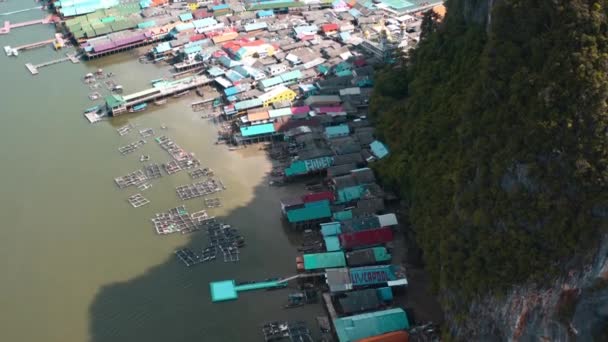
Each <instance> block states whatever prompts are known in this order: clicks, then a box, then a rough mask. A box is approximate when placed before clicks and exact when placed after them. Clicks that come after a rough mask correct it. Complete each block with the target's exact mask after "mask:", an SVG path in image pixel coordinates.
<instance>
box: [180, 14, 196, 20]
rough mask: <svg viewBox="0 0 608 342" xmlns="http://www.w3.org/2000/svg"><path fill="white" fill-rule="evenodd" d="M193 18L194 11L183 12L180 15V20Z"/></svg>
mask: <svg viewBox="0 0 608 342" xmlns="http://www.w3.org/2000/svg"><path fill="white" fill-rule="evenodd" d="M192 19H194V18H193V17H192V13H191V12H189V13H183V14H180V15H179V20H181V21H189V20H192Z"/></svg>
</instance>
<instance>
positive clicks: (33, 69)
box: [25, 53, 80, 75]
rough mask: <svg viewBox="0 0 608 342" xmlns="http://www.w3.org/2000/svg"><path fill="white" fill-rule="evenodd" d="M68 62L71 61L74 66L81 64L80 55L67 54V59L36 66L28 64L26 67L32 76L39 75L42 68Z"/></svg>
mask: <svg viewBox="0 0 608 342" xmlns="http://www.w3.org/2000/svg"><path fill="white" fill-rule="evenodd" d="M67 61H70V62H72V63H74V64H76V63H80V55H76V54H70V53H67V54H66V57H64V58H59V59H55V60H52V61H48V62H44V63H41V64H36V65H34V64H31V63H27V64H25V67H26V68H27V70H29V71H30V73H32V75H38V72H39V69H40V68H43V67H46V66H49V65H53V64H58V63H63V62H67Z"/></svg>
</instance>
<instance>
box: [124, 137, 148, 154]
mask: <svg viewBox="0 0 608 342" xmlns="http://www.w3.org/2000/svg"><path fill="white" fill-rule="evenodd" d="M145 143H146V141H145V140H143V139H141V140H139V141H136V142H132V143H130V144H129V145H127V146H123V147H119V148H118V152H120V154H122V155H123V156H126V155H127V154H130V153H133V152H135V150H137V149H138V148H140V147H141V146H144V144H145Z"/></svg>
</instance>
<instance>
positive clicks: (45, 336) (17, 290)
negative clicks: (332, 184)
mask: <svg viewBox="0 0 608 342" xmlns="http://www.w3.org/2000/svg"><path fill="white" fill-rule="evenodd" d="M31 3H33V2H31ZM31 3H30V1H9V2H7V3H0V12H7V11H10V10H14V9H20V8H27V7H31V6H29V5H30V4H31ZM41 16H42V13H41V12H40V11H32V12H27V13H22V14H18V15H13V16H10V18H9V20H11V21H13V22H19V21H23V20H31V19H34V18H38V17H41ZM3 20H6V18H5V17H2V16H0V21H3ZM53 32H54V31H53V29H52V28H51V27H50V26H33V27H27V28H20V29H16V30H14V31H12V32H11V33H10V34H9V35H6V36H0V47H1V46H4V45H13V46H15V45H19V44H24V43H30V42H34V41H39V40H44V39H48V38H50V37H51V36H52V34H53ZM63 53H64V52H55V51H53V50H52V49H51V47H50V46H49V47H48V48H42V49H38V50H32V51H25V52H23V53H22V54H21V55H20V56H19V57H16V58H15V57H10V58H9V57H6V56H4V55H2V56H0V77H1V83H0V87H1V88H0V89H1V90H2V92H1V93H0V120H1V124H0V160H1V161H2V164H1V165H2V169H1V175H2V178H1V179H0V189H1V193H0V217H2V220H3V222H2V225H1V227H0V274H2V281H0V308H1V309H0V340H1V341H14V342H20V341H45V342H54V341H58V342H59V341H61V342H71V341H74V342H80V341H113V342H114V341H258V340H261V335H260V329H259V326H260V324H261V323H263V322H264V321H267V320H273V319H282V318H287V319H302V318H312V317H314V315H315V314H317V313H320V312H321V308H320V306H308V307H304V308H301V309H294V310H284V309H282V305H283V304H284V302H285V300H286V297H287V293H288V291H287V290H284V291H283V290H281V291H271V292H264V291H262V292H253V293H246V294H244V295H241V298H240V299H239V300H238V301H234V302H230V303H223V304H211V302H210V296H209V290H208V283H209V282H210V281H213V280H222V279H244V280H248V279H260V278H265V277H269V276H281V275H289V274H292V273H294V272H295V262H294V258H295V256H296V254H297V253H296V250H295V248H294V247H293V246H292V245H291V244H290V243H289V241H288V237H287V233H286V231H285V230H284V229H283V228H282V226H281V223H280V213H279V199H280V198H281V197H284V196H288V195H289V192H290V191H292V189H289V188H271V187H268V186H267V181H266V180H265V174H266V172H267V171H268V170H269V169H270V164H269V161H268V160H267V158H266V157H265V155H264V154H262V153H260V152H259V151H257V150H256V149H250V150H246V151H239V152H229V151H227V150H226V149H225V147H221V146H216V145H213V141H214V140H215V131H216V129H215V128H214V127H213V125H212V124H210V123H209V122H208V121H207V120H203V119H200V117H199V115H197V114H196V113H193V112H192V111H191V109H190V107H189V104H190V103H191V102H192V101H195V100H196V98H195V97H194V96H189V97H185V98H181V99H180V100H179V101H176V100H175V99H170V100H169V103H168V104H166V105H164V106H162V107H155V106H151V108H150V109H149V110H147V111H145V112H143V113H141V114H137V115H134V114H130V115H128V116H125V117H121V118H117V119H115V120H113V121H111V122H102V123H98V124H95V125H91V124H89V123H88V122H87V121H86V120H85V119H84V117H83V115H82V109H83V108H86V107H89V106H91V105H92V104H93V103H92V102H91V101H90V100H89V99H88V98H87V95H88V93H89V92H90V90H89V89H88V88H87V87H86V86H85V85H84V84H83V83H82V81H81V78H82V76H83V75H84V74H85V73H87V72H90V71H93V70H95V69H97V68H98V67H102V68H104V69H105V70H106V71H112V72H114V73H115V74H117V77H116V78H115V79H116V80H117V81H118V82H119V83H120V84H122V85H123V86H124V87H125V92H126V93H129V92H133V91H138V90H142V89H144V88H146V87H148V86H149V84H148V81H149V80H151V79H155V78H159V77H162V76H163V75H167V71H166V70H164V69H161V68H159V67H157V66H154V65H142V64H139V63H138V62H137V60H136V58H135V57H136V56H137V52H135V51H134V52H132V53H126V54H122V55H119V56H114V57H110V58H105V59H102V60H98V61H95V62H93V63H84V64H78V65H74V64H70V63H63V64H57V65H53V66H49V67H47V68H43V69H41V70H40V74H39V75H37V76H32V75H30V74H29V72H28V71H27V70H26V69H25V67H24V64H25V63H28V62H31V63H40V62H43V61H47V60H51V59H55V58H59V57H62V54H63ZM127 123H133V124H137V125H138V129H141V128H145V127H150V128H154V129H155V130H156V132H157V133H163V134H166V135H168V136H169V137H171V138H173V139H174V140H175V141H176V142H177V143H178V144H179V145H181V146H182V147H184V148H185V149H186V150H188V151H192V152H194V153H196V155H197V157H198V158H199V159H200V160H201V162H202V163H203V166H205V167H211V168H212V169H214V170H215V171H216V172H217V173H218V174H219V175H220V178H221V179H222V180H223V182H224V183H225V184H226V186H227V187H228V190H227V191H225V192H223V193H221V194H220V197H221V198H222V201H223V205H224V206H223V208H221V209H215V210H212V211H211V213H212V214H213V215H216V216H220V217H222V219H223V220H225V221H226V222H228V223H230V224H232V225H234V226H237V227H239V228H240V229H241V231H242V233H243V235H244V236H245V238H246V240H247V243H248V246H247V247H246V248H245V249H244V250H243V252H242V260H241V262H240V263H238V264H224V263H222V262H215V263H211V264H207V265H199V266H197V267H194V268H192V269H187V268H185V267H184V266H183V265H181V264H179V263H178V262H176V260H175V258H174V257H173V254H172V252H173V250H175V249H176V248H177V247H180V246H194V247H199V246H202V244H203V243H204V242H205V235H204V234H203V233H195V234H192V235H189V236H181V235H175V236H165V237H160V236H157V235H156V234H155V233H154V232H153V227H152V225H151V223H150V220H149V219H150V217H152V216H153V214H154V213H156V212H160V211H165V210H167V209H169V208H172V207H175V206H177V205H179V204H182V202H181V201H179V200H178V198H177V196H176V194H175V191H174V188H175V186H177V185H181V184H186V183H190V182H191V180H190V179H189V177H188V175H187V173H185V172H181V173H179V174H176V175H173V176H164V177H163V178H162V179H160V180H156V181H153V182H152V184H153V187H152V189H149V190H146V191H145V192H143V194H144V195H145V196H146V197H147V198H148V199H150V201H151V203H150V204H149V205H147V206H145V207H141V208H138V209H134V208H132V207H131V206H130V205H129V204H128V203H127V202H126V199H127V197H128V196H129V195H131V194H133V193H136V192H137V190H135V189H127V190H119V189H117V188H116V186H115V185H114V183H113V178H114V177H117V176H120V175H124V174H126V173H128V172H130V171H133V170H136V169H137V168H139V167H141V163H140V162H139V155H140V154H142V153H144V154H148V155H150V156H151V159H152V160H151V161H153V162H157V163H163V162H166V161H169V156H168V154H166V153H165V152H164V151H163V150H161V149H160V147H159V146H158V145H157V144H156V143H155V142H154V141H153V140H152V139H148V141H149V142H148V144H146V145H145V146H144V147H143V148H142V149H140V150H139V151H137V152H135V153H133V154H132V155H129V156H126V157H123V156H121V155H120V154H119V153H118V151H117V148H118V147H120V146H123V145H126V144H128V143H130V142H133V141H135V140H138V139H139V136H138V135H136V133H131V134H130V135H128V136H125V137H120V136H119V135H118V134H117V132H116V128H117V127H119V126H122V125H124V124H127ZM163 123H164V124H166V125H167V126H168V127H169V129H168V130H167V131H160V130H159V127H160V125H161V124H163ZM186 205H187V206H188V208H189V209H190V210H191V211H195V210H200V209H201V208H202V206H203V203H202V200H200V199H198V200H196V199H195V200H190V201H187V202H186ZM311 328H315V327H314V326H313V325H312V324H311Z"/></svg>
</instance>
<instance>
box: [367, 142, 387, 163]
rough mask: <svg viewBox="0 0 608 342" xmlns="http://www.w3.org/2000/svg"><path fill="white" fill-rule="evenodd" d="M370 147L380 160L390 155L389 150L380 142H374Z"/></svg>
mask: <svg viewBox="0 0 608 342" xmlns="http://www.w3.org/2000/svg"><path fill="white" fill-rule="evenodd" d="M369 147H370V148H371V149H372V153H373V154H374V155H375V156H376V158H378V159H382V158H384V157H386V156H387V155H388V149H387V148H386V146H385V145H384V144H383V143H381V142H380V141H378V140H375V141H374V142H372V143H371V144H369Z"/></svg>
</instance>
